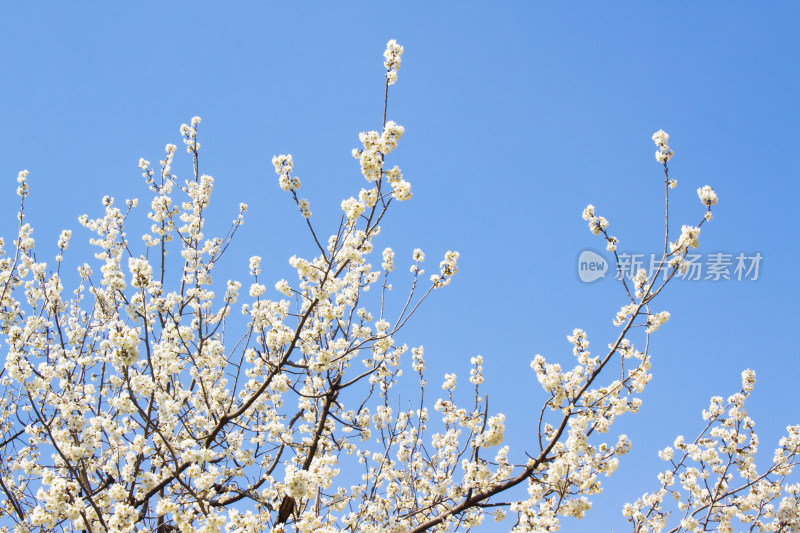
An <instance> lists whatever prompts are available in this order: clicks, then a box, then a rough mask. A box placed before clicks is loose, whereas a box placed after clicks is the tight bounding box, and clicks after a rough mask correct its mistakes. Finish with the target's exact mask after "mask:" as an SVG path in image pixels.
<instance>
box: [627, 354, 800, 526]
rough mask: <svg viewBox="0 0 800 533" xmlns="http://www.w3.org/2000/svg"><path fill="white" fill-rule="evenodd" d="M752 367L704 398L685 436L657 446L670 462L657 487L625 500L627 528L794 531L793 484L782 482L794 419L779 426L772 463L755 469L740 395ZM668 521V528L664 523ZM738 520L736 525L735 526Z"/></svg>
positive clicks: (796, 443) (795, 458)
mask: <svg viewBox="0 0 800 533" xmlns="http://www.w3.org/2000/svg"><path fill="white" fill-rule="evenodd" d="M754 383H755V373H754V372H753V371H752V370H750V369H747V370H745V371H744V372H742V389H741V390H740V391H739V392H738V393H736V394H733V395H731V396H730V397H728V399H727V402H725V401H723V399H722V397H721V396H715V397H713V398H711V402H710V405H709V408H708V410H705V411H703V419H704V420H705V421H706V422H707V425H706V427H705V429H704V430H703V431H702V432H701V433H700V435H698V436H697V438H695V439H694V440H693V441H691V442H687V441H686V439H684V437H683V436H678V437H677V438H676V439H675V442H674V443H673V446H671V447H667V448H665V449H663V450H661V451H660V452H659V454H658V455H659V457H660V458H661V459H662V460H663V461H665V462H667V463H669V465H670V468H669V469H668V470H666V471H664V472H662V473H661V474H659V475H658V481H659V484H660V488H659V489H658V490H657V491H655V492H651V493H645V494H644V495H643V496H642V497H641V498H640V499H638V500H637V501H636V502H634V503H632V504H631V503H629V504H626V505H625V508H624V511H623V514H624V515H625V516H626V517H627V519H628V521H630V522H631V523H632V524H633V527H634V530H635V531H642V532H644V531H647V532H653V533H657V532H660V531H663V530H664V529H666V528H670V531H687V532H690V531H720V532H729V533H730V532H733V531H741V530H745V529H746V530H751V531H752V530H758V531H797V530H798V528H800V484H786V485H783V486H782V480H783V479H785V478H786V477H787V476H789V475H790V474H791V473H792V471H793V470H794V468H795V467H796V466H797V465H798V462H800V426H789V427H787V428H786V431H787V436H786V437H784V438H782V439H781V440H780V442H779V443H778V448H777V449H776V450H775V453H774V454H773V458H772V464H771V465H770V466H769V467H768V468H767V469H766V470H765V471H763V472H761V473H759V470H758V468H757V466H756V463H755V459H756V455H757V452H758V443H759V442H758V436H757V435H756V433H755V429H754V428H755V423H754V422H753V420H752V419H751V418H750V417H748V416H747V412H746V411H745V409H744V403H745V400H746V399H747V398H748V396H749V395H750V393H751V392H752V390H753V385H754ZM673 514H677V515H678V518H677V519H674V520H672V522H673V523H674V527H672V526H670V525H668V524H669V523H670V519H671V518H672V516H673ZM737 524H740V526H737Z"/></svg>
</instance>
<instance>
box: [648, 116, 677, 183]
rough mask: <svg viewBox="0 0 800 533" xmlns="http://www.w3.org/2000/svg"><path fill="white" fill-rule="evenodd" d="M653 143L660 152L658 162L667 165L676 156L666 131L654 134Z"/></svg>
mask: <svg viewBox="0 0 800 533" xmlns="http://www.w3.org/2000/svg"><path fill="white" fill-rule="evenodd" d="M653 142H654V143H656V146H658V150H656V161H658V162H659V163H663V164H665V165H666V164H667V161H669V160H670V159H672V156H674V155H675V152H673V151H672V149H671V148H670V147H669V135H668V134H667V132H665V131H664V130H658V131H657V132H655V133H654V134H653ZM676 184H677V183H676ZM673 188H674V186H673Z"/></svg>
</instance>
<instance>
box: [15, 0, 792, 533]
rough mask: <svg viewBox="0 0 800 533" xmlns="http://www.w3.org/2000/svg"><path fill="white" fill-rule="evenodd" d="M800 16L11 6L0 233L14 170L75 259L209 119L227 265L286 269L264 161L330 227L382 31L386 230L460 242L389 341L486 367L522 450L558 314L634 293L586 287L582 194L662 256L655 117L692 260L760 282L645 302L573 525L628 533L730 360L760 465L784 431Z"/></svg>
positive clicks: (606, 309)
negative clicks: (387, 49)
mask: <svg viewBox="0 0 800 533" xmlns="http://www.w3.org/2000/svg"><path fill="white" fill-rule="evenodd" d="M287 4H288V3H287ZM298 4H300V3H298ZM798 20H800V4H797V3H795V2H788V1H786V2H778V1H775V2H766V3H758V4H756V3H754V2H702V3H697V2H669V3H664V2H661V3H652V2H649V3H646V4H645V3H634V2H605V3H602V5H601V4H600V3H595V2H571V3H557V2H547V3H523V2H514V3H510V2H509V3H501V2H491V3H490V2H484V3H477V2H424V3H423V2H416V3H414V2H412V3H400V2H394V3H391V4H388V3H380V2H356V1H350V2H340V3H335V5H334V3H322V2H303V3H302V5H292V6H288V5H284V4H273V3H266V2H241V3H230V4H227V5H224V7H223V6H222V5H221V4H220V5H212V4H211V3H210V2H182V3H178V2H165V3H162V2H158V3H156V2H140V3H132V2H129V3H124V4H123V3H113V4H112V3H109V4H107V5H106V4H101V3H99V2H95V3H89V2H81V3H72V4H70V5H69V6H68V7H67V6H66V5H65V4H57V3H36V4H33V3H22V2H17V3H10V2H6V3H3V5H2V7H0V50H2V59H3V61H2V67H1V68H2V73H3V75H2V83H0V187H2V191H3V192H2V194H0V208H1V209H2V211H0V217H2V218H0V220H2V222H0V234H2V235H4V236H5V237H6V240H7V241H10V240H11V239H12V238H13V237H12V235H13V231H14V230H13V228H14V223H15V219H14V206H15V205H16V197H15V196H14V189H15V186H16V183H15V178H16V175H17V172H18V171H19V170H21V169H28V170H30V172H31V175H30V183H31V187H32V197H31V199H30V202H29V207H28V213H29V216H30V220H31V222H32V223H34V225H35V227H36V228H37V230H36V234H35V236H36V237H38V239H37V242H38V243H39V244H38V246H39V247H40V248H39V249H40V252H39V253H43V254H44V253H49V252H47V250H53V255H54V254H55V251H54V250H55V242H56V240H57V237H58V233H59V231H60V230H61V229H62V228H65V227H66V228H71V229H73V230H76V231H75V236H74V238H73V243H74V244H73V245H74V246H75V249H74V250H72V249H71V253H72V256H71V260H72V261H74V262H76V263H77V262H78V261H82V260H83V259H84V257H82V256H81V253H82V251H83V252H85V251H86V249H85V248H81V247H79V246H77V245H78V242H79V241H84V240H86V238H88V235H86V233H85V232H84V231H83V230H80V228H79V227H78V224H77V222H76V218H77V216H78V215H79V214H81V213H84V212H87V213H89V214H90V215H97V214H99V213H100V199H101V198H102V196H103V195H105V194H109V195H111V196H115V197H117V198H118V199H120V200H121V199H123V198H132V197H138V198H140V199H145V198H147V193H148V191H147V189H146V187H145V186H144V184H143V182H142V179H141V178H140V171H139V170H138V168H137V161H138V159H139V157H145V158H146V159H149V160H151V161H157V160H158V158H159V157H161V155H162V150H163V146H164V144H166V143H167V142H173V143H176V144H180V138H179V134H178V126H179V125H180V124H181V123H182V122H186V121H188V120H189V118H190V117H192V116H193V115H200V116H202V117H203V123H202V124H201V131H200V142H201V144H202V149H201V157H202V161H201V165H202V167H203V168H202V170H203V172H206V173H209V174H211V175H213V176H214V177H215V180H216V191H215V194H216V197H215V198H216V202H215V206H216V207H215V208H214V216H216V217H218V220H219V221H225V220H228V219H230V218H231V217H233V216H235V210H236V206H237V205H238V203H239V202H240V201H246V202H247V203H249V205H250V212H249V213H248V215H249V217H248V219H247V224H246V225H245V226H244V227H243V229H242V232H241V234H240V235H239V240H238V242H237V244H236V247H235V249H234V250H233V251H232V252H231V254H230V259H229V261H228V262H227V263H226V264H227V265H228V266H227V267H226V268H230V270H229V271H228V272H229V273H228V274H227V277H233V278H239V279H244V278H245V277H246V268H247V266H246V258H247V257H249V256H250V255H253V254H259V255H262V256H263V257H264V258H265V265H264V266H265V274H266V275H267V276H268V277H269V276H272V277H273V278H274V279H279V278H280V277H284V276H287V275H288V274H289V273H290V272H289V267H288V264H287V263H286V259H287V258H288V257H289V256H291V255H292V254H295V253H298V254H302V253H309V252H310V250H311V249H310V247H309V243H308V242H307V240H306V234H305V233H304V232H303V224H302V220H301V219H300V218H299V217H297V216H296V208H295V207H294V206H293V204H291V203H290V202H289V199H288V198H287V197H286V196H285V195H284V194H282V191H280V189H279V188H278V185H277V178H276V177H275V175H274V173H273V171H272V168H271V164H270V159H271V157H272V155H273V154H279V153H288V152H291V153H292V154H293V155H294V160H295V168H296V171H297V174H298V175H299V176H300V177H301V178H303V181H304V189H303V195H304V196H307V197H308V198H309V199H310V200H311V209H312V211H313V212H314V217H315V223H316V225H317V227H318V228H321V229H323V230H326V231H323V233H328V232H330V231H333V230H334V229H335V228H334V224H335V220H336V219H337V218H338V214H337V213H338V205H339V202H340V200H341V199H342V198H346V197H348V196H350V195H353V194H355V193H357V191H358V190H359V189H360V187H361V186H362V181H361V179H362V178H361V177H360V174H359V172H358V166H357V164H356V162H355V161H354V160H353V159H352V158H351V156H350V149H351V148H353V147H355V146H357V134H358V132H359V131H363V130H368V129H377V128H379V126H380V118H381V105H382V97H383V94H382V83H383V81H382V80H383V78H382V76H383V74H382V68H383V67H382V57H381V54H382V52H383V49H384V46H385V43H386V41H387V40H388V39H390V38H396V39H397V40H398V41H399V42H400V43H401V44H403V45H404V46H405V55H404V56H403V66H402V68H401V70H400V72H399V82H398V84H397V85H396V86H395V87H393V88H392V93H391V96H390V105H389V119H393V120H396V121H397V122H399V123H400V124H403V125H404V126H405V127H406V135H405V136H404V137H403V139H402V141H401V143H400V147H399V149H398V151H397V152H395V154H394V155H393V157H394V161H395V162H396V163H397V164H398V165H400V166H401V168H402V169H403V170H404V175H405V177H406V179H408V180H409V181H410V182H411V183H412V188H413V191H414V199H413V201H411V202H409V203H406V204H403V205H398V206H396V209H395V211H394V212H393V214H392V215H391V216H390V218H389V219H388V220H387V222H386V223H385V224H384V227H385V230H386V231H385V232H384V235H383V236H382V237H381V239H380V240H379V242H378V243H377V245H378V247H379V248H382V247H383V246H385V245H391V246H393V247H394V248H395V250H396V251H397V252H398V254H400V255H399V256H398V259H397V262H398V263H399V264H404V262H405V261H406V259H405V258H407V257H408V256H409V254H410V251H411V250H412V249H413V248H414V247H421V248H423V249H424V250H425V251H426V252H427V254H428V256H429V258H430V259H431V260H433V259H435V258H438V257H441V255H443V253H444V252H445V251H446V250H448V249H457V250H459V251H460V252H461V254H462V255H461V257H462V259H461V263H460V266H461V272H460V273H459V275H458V276H457V277H456V279H455V281H454V283H453V284H452V285H451V286H450V287H448V288H447V289H445V290H443V291H439V292H438V293H436V294H435V298H434V299H433V300H432V301H431V302H430V304H429V305H427V306H426V307H424V309H423V310H422V311H421V312H420V315H419V316H418V318H417V320H416V321H415V322H414V324H413V325H412V326H411V327H410V328H409V329H408V330H407V331H406V332H405V334H404V338H403V340H404V341H405V342H408V343H409V344H413V345H418V344H424V345H425V347H426V354H428V365H429V366H428V368H429V370H428V372H429V377H430V382H431V384H432V385H433V384H434V382H438V380H439V378H440V377H441V376H442V375H443V374H444V373H445V372H452V371H455V372H457V373H458V374H459V376H460V378H461V380H460V382H461V383H466V380H467V377H468V375H469V370H468V368H469V357H470V356H473V355H476V354H482V355H483V356H484V357H485V360H486V363H485V367H486V376H487V382H488V386H487V392H488V393H489V398H490V405H491V407H492V409H493V410H495V409H497V410H502V411H504V412H505V413H506V414H507V417H508V425H509V426H510V429H509V431H508V432H507V434H506V435H507V441H508V443H509V444H510V445H511V446H512V454H513V456H514V457H516V458H518V459H519V458H520V457H521V455H522V452H523V451H524V449H525V448H526V443H530V447H531V448H532V447H533V436H534V431H535V423H534V420H535V416H536V413H537V412H538V409H539V406H540V405H541V402H542V401H543V395H542V394H541V393H540V388H539V385H538V383H537V382H536V379H535V375H534V374H533V372H532V371H530V369H529V367H528V364H529V362H530V360H531V359H532V358H533V356H534V355H535V354H536V353H542V354H543V355H545V356H546V357H548V358H550V359H554V360H560V361H562V362H563V363H565V364H566V363H569V362H570V361H569V359H570V355H569V354H570V350H569V345H568V344H567V342H566V339H565V336H566V335H567V334H568V333H570V332H571V331H572V329H573V328H575V327H582V328H584V329H586V330H587V331H588V334H589V339H590V341H593V346H594V347H595V348H598V349H599V348H601V347H603V346H605V345H606V344H607V343H608V342H609V339H610V336H611V335H612V334H613V333H614V328H613V326H612V325H611V319H612V317H613V314H614V313H615V312H616V310H617V309H618V308H619V306H620V305H621V304H623V303H624V299H623V294H622V292H621V290H620V287H619V286H618V285H617V284H616V283H614V282H612V281H611V280H609V279H605V280H602V281H598V282H596V283H593V284H591V285H586V284H583V283H581V281H580V280H579V279H578V277H577V272H576V259H577V256H578V254H579V253H580V251H581V250H584V249H587V248H593V249H596V250H602V246H601V243H600V242H599V241H598V239H597V238H596V237H594V236H592V235H591V234H590V233H589V232H588V230H587V229H586V226H585V223H584V221H583V220H581V218H580V213H581V210H582V209H583V208H584V206H585V205H586V204H587V203H590V202H591V203H593V204H594V205H596V206H597V209H598V212H599V213H600V214H602V215H604V216H606V217H607V218H609V219H610V221H611V224H612V226H611V231H612V233H613V234H614V235H617V236H618V237H619V238H620V239H621V241H622V244H621V246H620V249H621V250H627V251H637V252H638V251H641V252H650V251H656V250H657V249H658V243H659V239H660V238H661V237H660V231H661V224H662V214H661V205H662V197H661V175H660V170H659V166H658V165H657V163H656V162H655V160H654V157H653V152H654V150H655V147H654V146H653V143H652V141H651V140H650V136H651V134H652V133H653V132H654V131H655V130H658V129H660V128H663V129H664V130H666V131H668V132H669V134H670V135H671V145H672V147H673V148H674V150H675V151H676V154H677V155H676V157H675V159H673V161H672V163H671V168H672V172H673V177H674V178H676V179H678V182H679V186H678V188H677V189H676V190H675V191H674V196H673V198H674V204H673V205H674V211H673V213H672V219H673V220H674V221H675V224H676V225H678V227H679V225H680V224H681V223H692V224H693V223H695V222H696V221H697V220H698V219H699V216H700V212H701V206H700V203H699V201H698V200H697V197H696V194H695V190H696V189H697V187H700V186H702V185H705V184H711V185H713V186H714V187H715V188H716V190H717V192H718V194H719V197H720V204H719V206H718V209H717V210H716V216H715V218H714V220H713V221H712V223H711V224H709V225H708V226H705V227H704V228H703V231H702V233H701V238H700V242H701V250H702V251H704V252H725V253H731V254H737V253H739V252H744V253H748V254H753V253H756V252H758V253H760V254H761V255H762V256H763V257H764V260H763V263H762V265H761V270H760V277H759V279H758V280H757V281H742V282H735V281H727V282H716V283H715V282H711V281H704V282H682V283H676V284H674V285H673V286H672V287H671V290H670V291H669V293H668V294H666V295H665V296H664V297H663V298H661V299H660V302H661V303H660V304H657V305H656V307H658V308H659V309H668V310H669V311H670V312H671V313H672V318H671V319H670V321H669V322H668V323H667V324H666V325H665V326H663V327H662V329H661V330H659V332H658V333H657V335H656V337H655V338H654V345H653V347H652V352H653V353H654V355H655V356H654V359H653V372H654V376H655V377H654V379H653V381H652V382H651V384H650V385H649V387H648V389H647V390H646V392H645V394H644V406H643V408H642V411H641V412H640V414H638V415H636V416H633V417H628V418H623V419H622V420H620V421H619V423H618V424H617V425H615V426H614V428H613V429H614V430H616V431H615V432H619V431H624V432H626V433H627V434H628V435H629V436H630V437H631V439H632V440H633V446H634V448H633V451H632V452H631V454H630V455H628V456H627V457H626V458H625V460H624V461H623V463H622V466H621V467H620V470H619V471H618V472H617V474H616V475H615V476H614V477H612V478H610V479H607V480H606V487H607V490H606V492H605V493H604V494H602V495H601V496H599V497H596V498H595V499H594V500H593V502H594V508H593V510H592V511H591V513H590V515H589V518H588V519H587V520H584V521H583V522H580V523H578V522H572V521H567V522H565V523H564V528H563V530H564V531H587V532H588V531H610V530H612V529H613V530H615V531H618V532H619V531H625V530H626V529H627V524H626V523H625V521H624V519H623V518H622V515H621V507H622V504H623V503H624V502H626V501H632V500H634V499H635V498H636V497H638V496H639V495H640V494H641V493H642V492H644V491H645V490H651V489H653V488H655V487H656V479H655V474H656V473H657V472H658V471H660V469H661V468H662V467H661V465H662V463H661V461H659V460H658V458H657V456H656V451H657V450H658V449H659V448H661V447H663V446H666V445H667V444H670V443H671V442H672V440H673V439H674V437H675V436H676V435H677V434H679V433H683V434H685V435H687V436H689V435H693V434H694V433H695V432H696V431H697V430H698V429H699V428H700V411H701V409H703V408H704V407H706V405H707V402H708V399H709V397H710V396H712V395H716V394H720V395H723V396H727V395H728V394H731V393H733V392H735V391H736V390H737V389H738V387H739V386H740V378H739V375H740V372H741V371H742V370H743V369H744V368H747V367H750V368H753V369H754V370H756V372H757V376H758V379H759V382H758V384H757V385H756V390H755V395H754V397H753V398H752V399H751V401H750V405H749V412H750V414H751V416H753V417H754V418H755V420H756V422H757V428H758V429H759V430H760V437H761V443H762V450H764V451H765V452H766V453H765V454H764V458H768V457H770V456H771V450H772V449H773V448H774V446H775V444H776V442H777V440H778V439H779V438H780V436H781V434H782V431H783V428H784V427H785V426H786V425H787V424H790V423H792V424H796V423H800V409H798V407H800V401H799V400H798V392H797V382H798V376H799V375H800V363H798V358H797V348H796V345H795V340H794V339H795V337H796V336H797V319H798V316H800V313H799V312H798V311H800V309H798V296H800V290H799V289H800V282H799V281H798V280H799V279H800V278H799V277H798V268H799V267H800V252H798V238H797V234H796V217H797V197H798V193H799V192H800V186H798V178H800V176H798V170H797V161H796V160H795V159H796V156H797V151H798V148H797V142H798V140H797V127H798V126H797V125H798V119H800V113H799V112H798V110H799V109H800V107H798V104H797V97H798V94H800V75H799V74H798V72H800V71H798V64H799V61H800V57H799V56H800V38H799V37H798V33H797V29H796V26H797V21H798ZM184 162H185V159H184ZM178 170H179V172H180V168H179V169H178ZM184 170H185V168H184ZM184 175H185V172H184ZM145 207H146V206H144V207H140V209H139V211H140V213H141V216H144V214H145V213H146V209H145ZM48 247H49V248H48ZM401 258H403V259H402V261H401ZM67 259H68V260H70V256H68V257H67ZM376 261H377V262H379V260H376ZM437 261H438V259H437ZM403 270H405V269H403ZM401 285H402V284H401V283H400V282H399V281H397V282H396V286H397V287H398V288H399V287H400V286H401ZM432 390H434V389H433V388H432ZM612 440H613V439H612ZM509 527H510V522H506V523H504V524H503V525H502V526H500V527H499V528H495V529H492V527H491V525H490V526H489V527H486V528H485V530H486V531H490V530H497V531H503V530H507V529H508V528H509Z"/></svg>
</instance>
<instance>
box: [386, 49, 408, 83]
mask: <svg viewBox="0 0 800 533" xmlns="http://www.w3.org/2000/svg"><path fill="white" fill-rule="evenodd" d="M402 58H403V47H402V46H400V45H399V44H397V41H396V40H394V39H391V40H390V41H389V42H388V43H386V51H385V52H384V53H383V59H384V62H383V66H384V67H386V83H387V84H388V85H394V84H395V83H397V71H398V70H399V69H400V63H401V60H402Z"/></svg>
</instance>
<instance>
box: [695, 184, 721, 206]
mask: <svg viewBox="0 0 800 533" xmlns="http://www.w3.org/2000/svg"><path fill="white" fill-rule="evenodd" d="M697 196H698V197H699V198H700V201H701V202H703V205H705V206H708V207H711V206H712V205H716V204H717V200H718V198H717V193H715V192H714V189H712V188H711V187H710V186H708V185H706V186H704V187H701V188H699V189H697Z"/></svg>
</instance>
